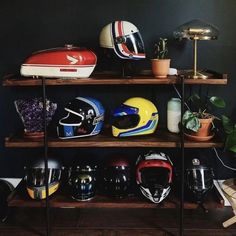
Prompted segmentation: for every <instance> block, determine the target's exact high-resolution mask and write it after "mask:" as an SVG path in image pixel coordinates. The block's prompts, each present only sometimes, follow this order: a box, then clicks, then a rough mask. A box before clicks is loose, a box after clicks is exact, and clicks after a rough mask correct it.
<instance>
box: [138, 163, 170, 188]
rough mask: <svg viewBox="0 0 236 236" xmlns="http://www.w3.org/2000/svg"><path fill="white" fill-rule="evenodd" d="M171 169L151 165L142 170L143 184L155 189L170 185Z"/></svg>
mask: <svg viewBox="0 0 236 236" xmlns="http://www.w3.org/2000/svg"><path fill="white" fill-rule="evenodd" d="M169 175H170V171H169V170H168V169H166V168H163V167H158V168H157V167H149V168H144V169H143V170H141V181H142V186H144V187H145V188H151V189H155V188H158V187H163V188H167V187H168V186H169Z"/></svg>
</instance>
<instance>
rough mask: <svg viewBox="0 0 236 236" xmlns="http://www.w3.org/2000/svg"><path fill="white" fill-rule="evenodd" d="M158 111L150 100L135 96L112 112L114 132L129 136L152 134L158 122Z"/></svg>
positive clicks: (121, 135)
mask: <svg viewBox="0 0 236 236" xmlns="http://www.w3.org/2000/svg"><path fill="white" fill-rule="evenodd" d="M158 118H159V116H158V111H157V108H156V106H155V105H154V104H153V103H152V102H151V101H149V100H147V99H145V98H141V97H133V98H130V99H128V100H126V101H125V102H124V103H123V104H122V105H121V106H119V107H117V108H116V109H115V110H114V111H113V114H112V134H113V136H115V137H127V136H136V135H146V134H152V133H154V131H155V130H156V127H157V124H158Z"/></svg>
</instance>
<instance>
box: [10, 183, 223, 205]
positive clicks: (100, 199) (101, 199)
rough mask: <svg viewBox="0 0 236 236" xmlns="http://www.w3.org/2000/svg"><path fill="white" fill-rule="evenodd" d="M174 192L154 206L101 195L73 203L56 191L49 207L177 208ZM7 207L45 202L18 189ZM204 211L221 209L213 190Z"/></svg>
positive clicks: (131, 198) (136, 199)
mask: <svg viewBox="0 0 236 236" xmlns="http://www.w3.org/2000/svg"><path fill="white" fill-rule="evenodd" d="M176 196H177V194H175V192H174V190H173V191H172V192H171V193H170V195H169V196H168V197H167V198H166V199H164V200H163V201H162V202H161V203H159V204H154V203H152V202H150V201H148V200H147V199H144V198H142V196H134V195H132V196H127V197H124V198H112V197H107V196H103V195H96V196H95V197H94V198H93V199H91V200H89V201H75V200H74V199H72V198H70V197H69V196H68V195H65V194H63V193H61V192H60V191H58V192H57V193H55V194H53V195H52V196H50V197H49V199H50V203H49V205H50V207H56V208H169V209H173V208H179V207H180V201H179V200H178V198H177V197H176ZM8 206H10V207H45V206H46V201H45V200H33V199H31V198H30V197H29V196H28V194H27V193H26V190H25V188H22V187H21V188H18V189H17V191H15V192H14V193H13V194H11V196H10V197H9V198H8ZM198 207H200V206H199V204H197V203H194V202H191V201H187V199H186V201H185V202H184V208H185V209H196V208H198ZM203 207H204V208H206V209H213V208H223V207H224V201H223V199H222V198H221V197H220V195H219V194H218V193H217V190H216V189H215V188H213V189H212V191H211V192H210V193H209V194H208V196H207V198H206V199H205V201H204V203H203Z"/></svg>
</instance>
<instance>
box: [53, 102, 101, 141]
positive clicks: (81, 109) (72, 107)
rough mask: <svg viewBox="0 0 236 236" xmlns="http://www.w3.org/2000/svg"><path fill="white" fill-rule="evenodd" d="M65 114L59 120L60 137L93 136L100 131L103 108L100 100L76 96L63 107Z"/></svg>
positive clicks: (58, 132) (58, 131)
mask: <svg viewBox="0 0 236 236" xmlns="http://www.w3.org/2000/svg"><path fill="white" fill-rule="evenodd" d="M65 111H67V112H68V113H67V115H66V116H65V117H63V118H62V119H60V120H59V125H58V127H57V134H58V137H59V138H61V139H70V138H79V137H86V136H93V135H97V134H99V133H100V131H101V129H102V126H103V121H104V113H105V110H104V108H103V106H102V104H101V102H100V101H98V100H97V99H95V98H91V97H77V98H75V99H73V100H72V101H71V102H69V103H68V104H67V106H66V107H65Z"/></svg>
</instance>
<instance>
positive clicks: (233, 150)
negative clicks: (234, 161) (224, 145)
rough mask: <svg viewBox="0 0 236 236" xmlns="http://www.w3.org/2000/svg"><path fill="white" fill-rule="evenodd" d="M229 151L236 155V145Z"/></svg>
mask: <svg viewBox="0 0 236 236" xmlns="http://www.w3.org/2000/svg"><path fill="white" fill-rule="evenodd" d="M229 150H230V151H232V152H234V153H236V145H234V146H232V147H231V148H230V149H229Z"/></svg>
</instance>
